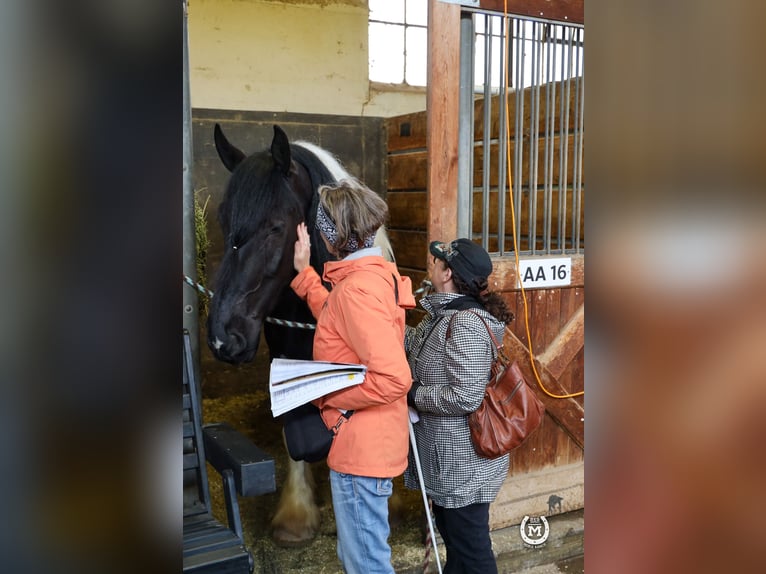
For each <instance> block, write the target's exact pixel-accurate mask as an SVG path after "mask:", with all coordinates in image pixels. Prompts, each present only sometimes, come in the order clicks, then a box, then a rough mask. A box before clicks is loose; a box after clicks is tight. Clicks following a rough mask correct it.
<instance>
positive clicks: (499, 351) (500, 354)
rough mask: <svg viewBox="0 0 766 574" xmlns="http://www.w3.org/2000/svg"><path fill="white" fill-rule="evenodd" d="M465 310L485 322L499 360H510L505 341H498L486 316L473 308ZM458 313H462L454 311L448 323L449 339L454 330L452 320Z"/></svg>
mask: <svg viewBox="0 0 766 574" xmlns="http://www.w3.org/2000/svg"><path fill="white" fill-rule="evenodd" d="M465 311H467V312H468V313H473V314H474V315H476V316H477V317H478V318H479V319H481V322H482V323H484V327H486V329H487V333H489V336H490V338H491V339H492V344H493V345H495V349H496V350H497V358H498V360H499V359H502V360H504V361H506V362H509V360H508V357H506V356H505V354H504V353H503V350H502V349H503V343H502V341H501V342H500V343H498V342H497V337H495V334H494V333H493V332H492V329H490V327H489V325H488V324H487V321H486V320H485V319H484V317H482V316H481V315H479V314H478V313H477V312H476V311H474V310H473V309H465ZM458 313H460V311H458V312H457V313H454V314H453V315H452V317H450V320H449V325H447V338H448V339H449V336H450V333H451V332H452V321H453V319H454V318H455V317H456V316H457V315H458Z"/></svg>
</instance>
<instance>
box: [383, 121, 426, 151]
mask: <svg viewBox="0 0 766 574" xmlns="http://www.w3.org/2000/svg"><path fill="white" fill-rule="evenodd" d="M426 120H427V114H426V111H425V110H423V111H422V112H413V113H410V114H403V115H401V116H396V117H393V118H388V119H387V120H386V136H387V140H388V152H389V153H391V152H392V151H394V152H395V151H403V150H414V149H424V148H425V147H426V134H427V130H426V124H427V121H426Z"/></svg>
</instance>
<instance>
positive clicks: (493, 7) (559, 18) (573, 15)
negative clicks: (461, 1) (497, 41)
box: [479, 0, 585, 24]
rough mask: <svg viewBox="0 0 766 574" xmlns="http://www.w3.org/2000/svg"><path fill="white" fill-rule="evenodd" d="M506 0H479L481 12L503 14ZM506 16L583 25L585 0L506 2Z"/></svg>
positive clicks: (521, 0)
mask: <svg viewBox="0 0 766 574" xmlns="http://www.w3.org/2000/svg"><path fill="white" fill-rule="evenodd" d="M505 2H506V0H479V6H480V7H481V9H482V10H489V11H492V12H498V13H500V14H503V12H504V9H505V7H506V4H505ZM507 10H508V14H518V15H519V16H529V17H532V18H544V19H546V20H553V21H555V22H561V23H562V24H568V23H572V24H585V0H507Z"/></svg>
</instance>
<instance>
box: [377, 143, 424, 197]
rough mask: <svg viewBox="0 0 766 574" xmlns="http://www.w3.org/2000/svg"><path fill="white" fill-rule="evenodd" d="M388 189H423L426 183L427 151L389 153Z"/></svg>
mask: <svg viewBox="0 0 766 574" xmlns="http://www.w3.org/2000/svg"><path fill="white" fill-rule="evenodd" d="M387 163H388V190H389V191H399V190H408V191H409V190H425V189H426V186H427V185H428V153H427V152H425V151H416V152H411V153H405V154H397V155H389V156H388V159H387Z"/></svg>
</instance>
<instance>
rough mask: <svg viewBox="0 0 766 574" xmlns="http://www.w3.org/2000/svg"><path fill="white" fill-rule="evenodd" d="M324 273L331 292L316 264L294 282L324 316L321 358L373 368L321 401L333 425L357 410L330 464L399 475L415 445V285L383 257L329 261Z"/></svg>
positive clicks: (318, 338)
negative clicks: (411, 328) (411, 318)
mask: <svg viewBox="0 0 766 574" xmlns="http://www.w3.org/2000/svg"><path fill="white" fill-rule="evenodd" d="M323 278H324V280H325V281H327V282H329V283H330V284H331V285H332V286H333V288H332V291H330V292H328V291H327V289H325V287H324V286H323V285H322V282H321V280H320V278H319V275H318V274H317V273H316V271H315V270H314V269H313V268H312V267H307V268H306V269H304V270H303V271H302V272H301V273H299V274H298V275H297V276H296V277H295V279H293V281H292V283H291V284H290V286H291V287H292V288H293V290H294V291H295V292H296V294H297V295H298V296H299V297H301V298H302V299H304V300H306V302H307V303H308V305H309V307H310V309H311V312H312V313H313V314H314V317H315V318H316V319H317V327H316V334H315V336H314V360H317V361H337V362H342V363H359V364H363V365H366V366H367V374H366V376H365V379H364V382H363V383H362V384H360V385H356V386H353V387H350V388H347V389H343V390H341V391H337V392H334V393H330V394H329V395H326V396H324V397H322V398H321V399H318V400H317V401H315V404H316V405H317V406H318V407H319V408H320V410H321V411H322V418H323V419H324V422H325V424H326V425H327V427H328V428H330V427H332V426H333V425H335V423H336V422H338V418H339V417H340V414H341V413H340V412H339V410H338V409H344V410H353V411H354V414H353V416H351V418H350V419H348V420H346V421H345V422H344V423H343V424H342V425H341V427H340V429H339V431H338V434H337V436H336V437H335V440H334V441H333V446H332V448H331V449H330V454H329V456H328V457H327V465H328V466H329V467H330V468H331V469H333V470H334V471H336V472H340V473H345V474H354V475H357V476H370V477H376V478H392V477H394V476H398V475H400V474H401V473H402V472H404V469H405V468H406V466H407V452H408V450H409V443H408V440H409V431H408V426H407V425H408V423H407V391H409V389H410V386H411V385H412V378H411V375H410V367H409V364H408V363H407V356H406V354H405V352H404V326H405V312H404V309H406V308H413V307H414V306H415V298H414V296H413V294H412V283H411V281H410V279H409V277H402V276H401V275H399V272H398V271H397V269H396V265H394V264H393V263H390V262H388V261H386V260H385V259H383V257H380V256H377V255H368V256H363V257H358V258H351V259H344V260H342V261H332V262H328V263H326V264H325V267H324V274H323ZM394 281H396V286H397V287H398V296H399V304H398V305H397V303H396V289H395V288H394V285H395V283H394Z"/></svg>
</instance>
